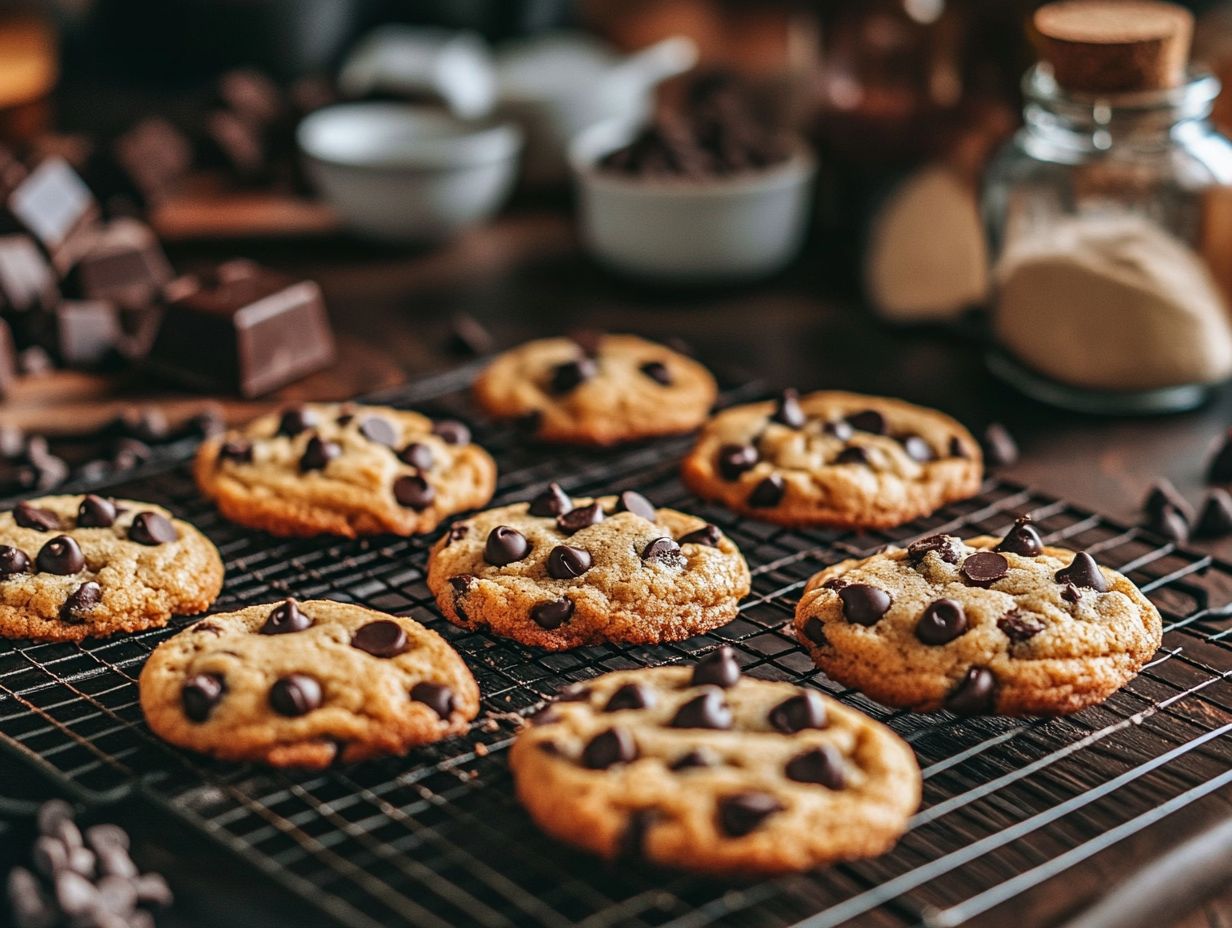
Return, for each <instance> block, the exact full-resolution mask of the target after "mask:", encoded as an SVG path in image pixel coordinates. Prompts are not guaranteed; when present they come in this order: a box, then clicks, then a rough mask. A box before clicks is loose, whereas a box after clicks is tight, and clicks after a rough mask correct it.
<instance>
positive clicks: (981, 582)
mask: <svg viewBox="0 0 1232 928" xmlns="http://www.w3.org/2000/svg"><path fill="white" fill-rule="evenodd" d="M1009 569H1010V562H1009V561H1007V560H1006V559H1005V556H1004V555H1001V554H997V552H995V551H977V552H976V553H975V554H972V555H969V556H968V557H967V559H966V560H965V561H963V562H962V567H960V568H959V571H960V572H961V573H962V575H963V577H964V579H966V581H967V582H968V583H970V584H971V585H972V586H978V587H984V588H987V587H990V586H992V585H993V584H994V583H996V582H997V581H998V580H1000V579H1002V578H1003V577H1004V576H1005V575H1006V573H1008V572H1009Z"/></svg>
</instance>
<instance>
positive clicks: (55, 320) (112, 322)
mask: <svg viewBox="0 0 1232 928" xmlns="http://www.w3.org/2000/svg"><path fill="white" fill-rule="evenodd" d="M49 322H50V326H51V333H52V334H51V337H52V338H53V340H54V343H53V344H52V346H51V347H52V348H53V350H54V351H55V353H56V356H57V357H58V358H59V359H60V361H61V363H62V364H64V365H65V366H67V367H96V366H98V365H101V364H103V363H104V362H107V361H111V360H112V359H114V358H116V357H117V356H119V354H120V352H121V346H122V345H123V344H124V326H123V325H122V323H121V320H120V311H119V309H118V307H116V305H115V304H114V303H109V302H107V301H105V300H61V301H60V302H59V303H57V304H56V307H55V309H54V310H53V312H52V315H51V317H50V319H49Z"/></svg>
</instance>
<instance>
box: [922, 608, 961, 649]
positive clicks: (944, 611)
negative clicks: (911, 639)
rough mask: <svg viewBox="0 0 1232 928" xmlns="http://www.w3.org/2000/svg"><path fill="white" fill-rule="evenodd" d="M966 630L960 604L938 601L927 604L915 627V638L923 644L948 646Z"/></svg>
mask: <svg viewBox="0 0 1232 928" xmlns="http://www.w3.org/2000/svg"><path fill="white" fill-rule="evenodd" d="M966 630H967V614H966V612H964V611H963V607H962V603H960V602H956V601H955V600H953V599H938V600H936V601H935V602H932V603H929V604H928V607H927V608H926V609H925V610H924V614H923V615H922V616H920V621H919V622H917V623H916V626H915V636H916V638H918V639H919V640H920V641H921V642H923V643H924V644H932V645H939V644H949V643H950V642H951V641H953V640H954V639H955V638H957V637H958V636H959V635H961V634H962V633H963V632H965V631H966Z"/></svg>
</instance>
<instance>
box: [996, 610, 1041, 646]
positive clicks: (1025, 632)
mask: <svg viewBox="0 0 1232 928" xmlns="http://www.w3.org/2000/svg"><path fill="white" fill-rule="evenodd" d="M997 628H999V629H1001V631H1003V632H1004V633H1005V637H1007V638H1008V639H1009V640H1010V641H1012V642H1014V643H1015V644H1020V643H1021V642H1023V641H1027V640H1028V639H1030V638H1034V637H1035V636H1036V635H1038V634H1039V633H1040V632H1042V631H1043V630H1044V620H1043V619H1041V618H1040V617H1039V616H1035V615H1031V614H1030V613H1028V612H1019V611H1018V610H1017V609H1014V610H1011V611H1010V612H1007V613H1006V614H1005V615H1003V616H1001V618H999V619H997Z"/></svg>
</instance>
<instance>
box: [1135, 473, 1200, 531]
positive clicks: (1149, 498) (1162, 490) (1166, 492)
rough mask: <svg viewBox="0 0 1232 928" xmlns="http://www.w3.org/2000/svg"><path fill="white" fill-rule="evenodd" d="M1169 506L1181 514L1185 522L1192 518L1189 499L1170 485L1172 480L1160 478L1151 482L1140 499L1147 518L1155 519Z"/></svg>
mask: <svg viewBox="0 0 1232 928" xmlns="http://www.w3.org/2000/svg"><path fill="white" fill-rule="evenodd" d="M1169 506H1170V507H1172V508H1173V509H1175V510H1176V511H1177V512H1179V513H1180V514H1181V515H1183V516H1184V517H1185V521H1186V522H1190V521H1192V520H1193V509H1192V507H1190V505H1189V501H1188V500H1186V499H1185V497H1183V496H1182V495H1181V494H1180V492H1179V491H1178V490H1177V488H1176V487H1174V486H1173V485H1172V481H1170V480H1168V479H1166V478H1161V479H1159V480H1156V481H1155V482H1154V483H1153V484H1151V489H1150V492H1148V493H1147V495H1146V499H1144V500H1143V501H1142V511H1143V512H1145V513H1146V514H1147V517H1148V518H1151V519H1156V518H1158V517H1159V516H1161V515H1162V514H1163V511H1164V509H1166V508H1168V507H1169Z"/></svg>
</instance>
